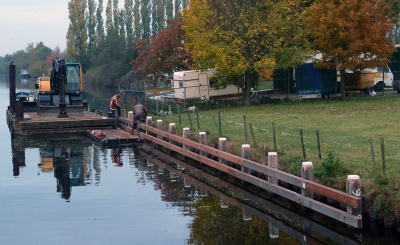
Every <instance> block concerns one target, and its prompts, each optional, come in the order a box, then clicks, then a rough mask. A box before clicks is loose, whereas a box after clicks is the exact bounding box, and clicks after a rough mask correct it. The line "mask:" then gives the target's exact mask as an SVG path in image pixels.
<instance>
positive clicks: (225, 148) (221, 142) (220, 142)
mask: <svg viewBox="0 0 400 245" xmlns="http://www.w3.org/2000/svg"><path fill="white" fill-rule="evenodd" d="M218 149H219V150H220V151H223V152H227V151H228V146H227V142H226V138H219V139H218ZM218 161H219V162H220V163H222V164H226V160H224V159H223V158H219V159H218Z"/></svg>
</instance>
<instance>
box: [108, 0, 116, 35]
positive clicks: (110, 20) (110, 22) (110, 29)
mask: <svg viewBox="0 0 400 245" xmlns="http://www.w3.org/2000/svg"><path fill="white" fill-rule="evenodd" d="M111 1H112V0H108V1H107V5H106V31H107V36H110V35H112V33H113V31H114V30H115V28H114V23H113V12H112V5H111Z"/></svg>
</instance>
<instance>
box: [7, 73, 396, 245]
mask: <svg viewBox="0 0 400 245" xmlns="http://www.w3.org/2000/svg"><path fill="white" fill-rule="evenodd" d="M33 84H34V81H33V80H29V81H18V82H17V90H23V91H29V90H33V89H34V85H33ZM8 93H9V86H8V75H6V76H1V75H0V101H1V102H2V106H1V108H0V110H2V111H3V113H0V135H1V137H0V143H1V146H2V147H1V148H0V155H1V157H2V159H1V161H0V202H1V203H0V244H308V243H312V244H325V243H329V244H340V243H346V244H394V243H396V242H397V241H398V240H397V234H392V233H391V234H389V236H388V235H387V234H386V233H387V231H385V230H381V231H378V232H376V233H375V235H374V236H370V235H368V234H358V235H359V237H357V236H355V235H354V234H352V233H351V234H350V235H349V234H346V235H342V233H340V232H337V231H332V230H330V229H328V228H326V227H324V226H323V225H321V224H319V223H318V222H317V223H313V222H312V221H307V220H306V223H305V224H303V225H304V226H307V225H310V224H311V226H309V227H308V228H307V227H306V228H305V229H303V230H302V229H300V228H301V225H300V226H297V227H296V226H295V227H292V226H291V225H290V223H291V222H290V220H291V219H292V221H293V220H302V219H303V218H301V217H298V216H297V214H295V213H291V212H292V211H291V210H285V209H281V208H279V207H276V208H271V207H275V206H274V204H273V203H269V202H268V201H261V202H263V203H264V204H265V205H266V206H268V208H267V209H268V210H269V213H263V212H260V211H257V210H256V209H254V208H253V207H251V206H247V205H246V204H243V203H241V202H240V201H238V200H236V199H233V198H231V197H229V196H226V195H224V194H223V193H220V192H219V191H217V190H215V189H213V188H212V187H210V186H206V185H204V184H203V183H201V182H199V181H197V180H195V179H193V178H192V177H191V176H190V175H186V172H187V173H189V170H190V166H186V168H187V169H185V168H184V167H182V166H184V165H182V164H183V163H182V164H180V163H179V164H178V162H176V163H177V164H178V165H176V164H175V168H172V167H170V165H167V164H165V163H162V162H161V161H160V160H159V159H157V158H154V156H151V155H146V153H145V152H143V151H142V150H141V149H142V148H143V147H145V146H143V145H131V146H120V147H118V148H114V149H105V148H103V147H101V146H98V145H96V144H94V143H93V142H91V141H90V140H88V139H85V138H84V137H81V136H79V135H72V136H71V137H68V139H66V138H65V137H66V136H65V135H47V136H45V137H39V138H27V137H25V138H23V137H22V138H21V137H11V134H10V132H9V130H8V128H7V124H6V118H5V111H6V107H7V105H8V104H9V95H8ZM107 93H108V94H97V95H95V94H96V93H95V91H91V93H88V94H87V96H88V98H87V99H88V101H89V104H91V105H90V106H91V107H92V108H93V107H96V108H101V109H103V110H107V104H108V98H109V97H111V95H112V94H113V91H108V92H107ZM105 98H106V99H105ZM172 165H174V164H172ZM194 172H196V170H194ZM197 174H200V175H202V174H203V173H201V172H198V171H197ZM203 178H212V177H207V176H203ZM220 185H222V182H221V183H220ZM226 188H227V189H232V190H233V189H235V188H234V187H231V186H228V185H227V187H226ZM242 194H243V193H241V195H242ZM243 195H247V194H246V193H245V194H243ZM247 198H250V197H247ZM278 211H279V212H282V213H283V214H281V213H278ZM282 217H284V218H285V219H284V221H281V220H280V219H279V218H282ZM288 217H289V218H288ZM310 227H317V228H318V229H319V232H320V233H321V234H320V235H317V236H314V235H315V234H313V235H312V234H309V233H313V232H309V233H307V230H309V229H310ZM277 228H279V229H280V231H278V234H279V235H278V236H277V237H276V236H275V237H274V236H272V238H271V236H270V232H271V229H275V232H276V231H277V230H278V229H277ZM303 228H304V227H303ZM318 229H317V230H318ZM321 230H322V232H321ZM344 230H346V229H344ZM272 231H274V230H272ZM324 233H325V234H324ZM324 235H325V236H326V237H324ZM317 237H318V239H317ZM307 239H308V240H307ZM335 241H336V242H335Z"/></svg>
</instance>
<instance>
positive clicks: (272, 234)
mask: <svg viewBox="0 0 400 245" xmlns="http://www.w3.org/2000/svg"><path fill="white" fill-rule="evenodd" d="M268 226H269V237H270V238H272V239H277V238H279V229H278V228H276V227H275V226H273V225H272V223H271V222H270V223H269V225H268Z"/></svg>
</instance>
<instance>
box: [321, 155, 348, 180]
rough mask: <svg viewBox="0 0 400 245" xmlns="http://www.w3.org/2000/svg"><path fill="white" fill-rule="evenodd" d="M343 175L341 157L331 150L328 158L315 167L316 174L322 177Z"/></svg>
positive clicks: (329, 177) (328, 177)
mask: <svg viewBox="0 0 400 245" xmlns="http://www.w3.org/2000/svg"><path fill="white" fill-rule="evenodd" d="M340 175H343V167H342V163H341V162H340V160H339V158H338V157H337V156H336V155H335V154H334V153H333V152H329V153H328V155H327V156H326V158H325V159H324V160H323V161H322V163H321V165H318V166H317V167H316V169H315V172H314V176H315V177H317V178H319V179H322V180H324V179H325V180H327V179H332V178H336V177H339V176H340Z"/></svg>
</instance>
